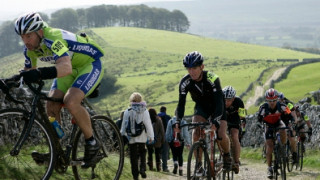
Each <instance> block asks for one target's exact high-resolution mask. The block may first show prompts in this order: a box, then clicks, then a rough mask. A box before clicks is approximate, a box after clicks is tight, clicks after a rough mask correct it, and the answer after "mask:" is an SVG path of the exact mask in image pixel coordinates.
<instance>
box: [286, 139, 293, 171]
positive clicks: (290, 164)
mask: <svg viewBox="0 0 320 180" xmlns="http://www.w3.org/2000/svg"><path fill="white" fill-rule="evenodd" d="M286 153H287V156H286V162H287V169H288V172H291V171H292V169H293V160H292V152H291V147H290V144H289V141H288V142H287V144H286Z"/></svg>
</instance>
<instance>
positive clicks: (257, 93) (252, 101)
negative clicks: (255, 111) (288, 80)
mask: <svg viewBox="0 0 320 180" xmlns="http://www.w3.org/2000/svg"><path fill="white" fill-rule="evenodd" d="M285 69H286V68H285V67H283V68H280V69H278V70H276V71H275V72H274V73H273V74H272V76H271V77H270V78H269V79H268V80H267V81H266V82H265V83H264V84H263V85H262V86H257V87H256V89H255V92H254V96H253V97H250V98H249V99H248V100H247V102H246V105H245V107H246V109H249V108H250V106H252V105H254V104H255V103H256V101H257V99H258V98H259V97H261V96H263V93H264V88H265V87H269V86H270V83H271V81H272V80H276V79H278V78H279V77H280V76H281V74H282V73H283V72H284V71H285Z"/></svg>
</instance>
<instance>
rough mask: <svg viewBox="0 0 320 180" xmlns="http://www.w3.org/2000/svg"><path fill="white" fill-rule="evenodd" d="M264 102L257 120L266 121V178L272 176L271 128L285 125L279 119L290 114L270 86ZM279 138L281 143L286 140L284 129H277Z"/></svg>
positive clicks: (272, 145)
mask: <svg viewBox="0 0 320 180" xmlns="http://www.w3.org/2000/svg"><path fill="white" fill-rule="evenodd" d="M265 99H266V103H264V104H262V105H261V106H260V107H259V111H258V121H259V122H260V123H262V122H264V123H266V125H267V127H266V129H265V139H266V159H267V165H268V172H267V176H268V178H270V179H272V178H273V168H272V166H271V164H272V152H273V147H274V144H273V139H274V137H273V130H272V128H283V127H286V126H285V124H284V123H283V121H282V120H281V119H283V117H284V116H288V115H290V113H291V112H290V109H289V108H288V106H286V105H285V104H283V103H281V102H279V101H278V92H277V91H276V90H275V89H273V88H270V89H268V90H267V91H266V92H265ZM279 133H280V139H281V142H282V143H283V144H285V143H286V142H287V137H286V131H285V130H279Z"/></svg>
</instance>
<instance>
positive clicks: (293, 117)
mask: <svg viewBox="0 0 320 180" xmlns="http://www.w3.org/2000/svg"><path fill="white" fill-rule="evenodd" d="M278 100H279V101H280V102H281V103H284V104H286V105H287V106H288V108H289V109H290V111H291V114H290V115H288V116H285V117H283V119H282V121H283V122H284V124H285V125H286V126H287V127H289V128H290V131H289V132H290V133H289V134H288V139H289V142H290V148H291V152H292V160H293V162H292V163H293V164H295V163H297V162H298V159H297V157H298V156H297V139H296V138H295V136H296V132H295V129H294V128H293V127H292V124H293V123H297V121H298V120H297V114H296V107H295V106H294V105H293V104H294V103H293V102H292V101H290V100H289V99H287V98H286V97H285V96H284V94H283V93H282V92H280V93H279V98H278Z"/></svg>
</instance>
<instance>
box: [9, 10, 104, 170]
mask: <svg viewBox="0 0 320 180" xmlns="http://www.w3.org/2000/svg"><path fill="white" fill-rule="evenodd" d="M15 31H16V33H17V34H18V35H20V36H21V39H22V41H23V43H24V45H25V48H24V55H25V67H24V71H22V72H21V73H20V75H21V76H22V77H23V80H24V81H25V82H29V83H31V82H37V81H39V80H40V79H43V80H45V79H54V81H53V84H52V87H51V90H50V92H49V96H51V97H54V98H63V102H64V104H65V107H66V108H67V109H68V111H69V112H70V113H71V114H72V116H73V117H74V118H75V120H76V123H77V125H78V126H79V127H80V129H81V130H82V132H83V134H84V137H85V140H86V143H85V154H84V160H83V161H84V163H83V164H82V167H83V168H88V167H91V166H93V165H94V164H95V163H96V162H95V159H96V155H97V153H98V151H99V149H100V144H99V142H98V141H96V140H95V138H94V137H93V133H92V127H91V122H90V118H89V114H88V112H87V111H86V110H85V109H84V107H82V106H81V102H82V100H83V99H84V98H85V97H86V96H88V95H90V94H91V93H92V92H93V90H94V89H95V88H96V87H97V86H98V85H99V83H100V81H101V78H102V76H103V70H102V64H101V61H100V58H101V57H102V56H103V54H104V53H103V51H102V49H101V48H100V47H99V46H98V45H97V44H96V43H95V42H93V40H91V39H90V38H89V37H87V36H85V35H83V36H78V35H76V34H73V33H71V32H68V31H65V30H62V29H55V28H51V27H49V26H48V25H47V24H46V23H45V22H44V21H43V20H42V18H41V17H40V15H39V14H38V13H34V12H32V13H28V14H25V15H22V16H20V17H19V18H18V19H17V20H16V22H15ZM38 60H40V61H45V62H49V63H51V64H54V65H53V66H49V67H39V68H38V67H37V61H38ZM60 110H61V104H60V103H56V102H51V101H48V102H47V114H48V116H50V117H54V118H56V120H58V121H59V122H60V121H61V120H60Z"/></svg>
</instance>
